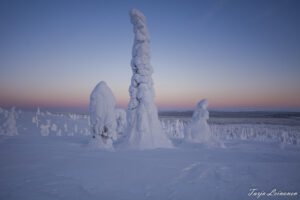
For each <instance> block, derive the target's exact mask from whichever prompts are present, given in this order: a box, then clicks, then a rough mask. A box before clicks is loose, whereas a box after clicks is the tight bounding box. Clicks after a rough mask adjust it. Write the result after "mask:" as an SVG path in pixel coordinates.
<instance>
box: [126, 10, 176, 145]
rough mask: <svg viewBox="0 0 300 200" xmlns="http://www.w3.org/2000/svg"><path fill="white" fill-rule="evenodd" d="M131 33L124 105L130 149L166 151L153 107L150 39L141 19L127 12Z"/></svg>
mask: <svg viewBox="0 0 300 200" xmlns="http://www.w3.org/2000/svg"><path fill="white" fill-rule="evenodd" d="M130 19H131V23H132V24H133V30H134V34H135V37H134V44H133V48H132V60H131V68H132V72H133V76H132V79H131V85H130V88H129V93H130V102H129V105H128V115H127V116H128V118H127V122H128V129H127V131H128V135H129V144H130V145H131V147H133V148H138V149H153V148H170V147H172V143H171V141H170V140H169V139H168V138H167V136H166V135H165V134H164V133H163V131H162V127H161V124H160V121H159V119H158V112H157V108H156V106H155V104H154V89H153V82H152V78H151V75H152V73H153V69H152V66H151V64H150V50H149V42H150V37H149V34H148V29H147V26H146V18H145V16H144V15H143V14H142V13H141V12H139V11H138V10H136V9H132V10H131V11H130Z"/></svg>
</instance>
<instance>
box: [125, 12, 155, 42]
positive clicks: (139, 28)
mask: <svg viewBox="0 0 300 200" xmlns="http://www.w3.org/2000/svg"><path fill="white" fill-rule="evenodd" d="M129 14H130V21H131V23H132V24H133V30H134V33H135V38H134V40H135V42H149V41H150V37H149V33H148V29H147V26H146V17H145V16H144V15H143V13H141V12H140V11H138V10H137V9H135V8H133V9H131V10H130V13H129Z"/></svg>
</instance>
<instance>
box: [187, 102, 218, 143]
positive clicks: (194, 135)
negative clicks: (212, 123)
mask: <svg viewBox="0 0 300 200" xmlns="http://www.w3.org/2000/svg"><path fill="white" fill-rule="evenodd" d="M208 105H209V102H208V101H207V100H206V99H202V100H201V101H200V102H199V103H198V104H197V108H196V110H195V111H194V113H193V117H192V120H191V122H190V123H189V124H188V125H187V126H186V129H185V132H186V140H187V141H189V142H195V143H203V144H207V145H209V146H221V147H224V144H223V143H222V142H221V141H219V140H218V139H217V138H215V137H214V136H213V135H212V133H211V130H210V127H209V125H208V123H207V120H208V119H209V112H208V110H207V107H208Z"/></svg>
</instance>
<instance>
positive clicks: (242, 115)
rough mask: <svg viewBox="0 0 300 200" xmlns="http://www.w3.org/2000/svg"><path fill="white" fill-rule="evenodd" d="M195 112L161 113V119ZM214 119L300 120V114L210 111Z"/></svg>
mask: <svg viewBox="0 0 300 200" xmlns="http://www.w3.org/2000/svg"><path fill="white" fill-rule="evenodd" d="M192 115H193V111H160V112H159V116H160V117H172V116H174V117H192ZM209 116H210V117H212V118H218V117H220V118H295V117H299V118H300V112H281V111H240V112H237V111H210V112H209Z"/></svg>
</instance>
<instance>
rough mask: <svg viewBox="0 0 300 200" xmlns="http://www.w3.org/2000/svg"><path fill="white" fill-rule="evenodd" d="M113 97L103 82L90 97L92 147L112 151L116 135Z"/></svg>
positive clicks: (114, 101)
mask: <svg viewBox="0 0 300 200" xmlns="http://www.w3.org/2000/svg"><path fill="white" fill-rule="evenodd" d="M115 104H116V100H115V97H114V95H113V93H112V91H111V90H110V88H109V87H108V86H107V85H106V83H105V82H104V81H101V82H100V83H98V84H97V85H96V87H95V88H94V90H93V91H92V93H91V96H90V123H91V133H92V135H93V139H92V141H91V142H90V144H91V145H92V146H96V147H99V148H104V149H113V146H112V144H113V140H115V139H116V138H117V135H116V120H115V112H114V111H115Z"/></svg>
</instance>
